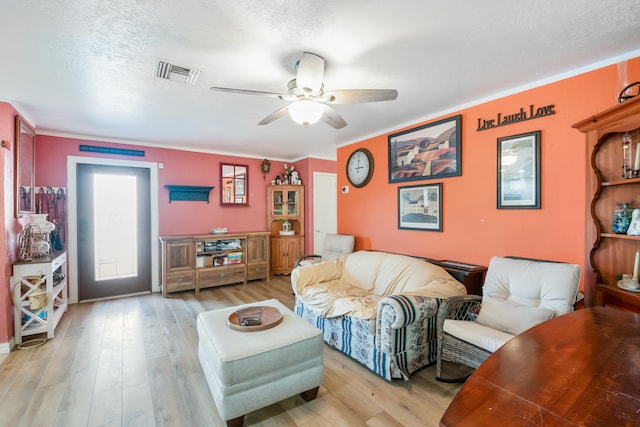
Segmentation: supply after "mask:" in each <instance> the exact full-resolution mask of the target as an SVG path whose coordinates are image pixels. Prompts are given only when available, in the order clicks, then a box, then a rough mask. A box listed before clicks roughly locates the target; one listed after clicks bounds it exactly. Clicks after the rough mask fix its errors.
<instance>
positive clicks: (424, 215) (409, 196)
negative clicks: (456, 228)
mask: <svg viewBox="0 0 640 427" xmlns="http://www.w3.org/2000/svg"><path fill="white" fill-rule="evenodd" d="M398 228H399V229H405V230H426V231H442V184H441V183H437V184H428V185H412V186H408V187H398Z"/></svg>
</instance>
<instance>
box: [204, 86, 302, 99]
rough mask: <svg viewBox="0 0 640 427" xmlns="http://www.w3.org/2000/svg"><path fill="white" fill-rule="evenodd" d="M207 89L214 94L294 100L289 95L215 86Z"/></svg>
mask: <svg viewBox="0 0 640 427" xmlns="http://www.w3.org/2000/svg"><path fill="white" fill-rule="evenodd" d="M209 89H211V90H212V91H215V92H228V93H239V94H241V95H258V96H270V97H272V98H278V99H282V100H284V101H291V100H295V99H296V98H295V97H293V98H292V97H291V95H289V94H284V93H275V92H262V91H259V90H247V89H232V88H228V87H216V86H212V87H210V88H209Z"/></svg>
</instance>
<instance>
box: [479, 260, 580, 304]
mask: <svg viewBox="0 0 640 427" xmlns="http://www.w3.org/2000/svg"><path fill="white" fill-rule="evenodd" d="M581 271H582V270H581V267H580V266H579V265H577V264H566V263H555V262H540V261H530V260H522V259H513V258H501V257H493V258H491V261H490V262H489V269H488V270H487V277H486V279H485V283H484V286H483V295H489V296H491V297H494V298H498V299H503V300H508V301H510V302H514V303H516V304H520V305H527V306H530V307H542V308H548V309H551V310H553V311H554V312H555V313H556V314H558V315H559V314H566V313H569V312H571V311H573V303H574V302H575V301H576V295H577V293H578V285H579V283H580V274H581ZM559 284H567V286H559Z"/></svg>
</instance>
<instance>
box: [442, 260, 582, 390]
mask: <svg viewBox="0 0 640 427" xmlns="http://www.w3.org/2000/svg"><path fill="white" fill-rule="evenodd" d="M581 273H582V269H581V267H580V266H579V265H577V264H566V263H556V262H551V261H535V260H526V259H516V258H501V257H493V258H492V259H491V261H490V263H489V268H488V270H487V275H486V279H485V283H484V286H483V296H482V297H479V296H475V295H466V296H460V297H451V298H448V299H447V300H446V301H445V302H444V303H443V304H442V305H441V306H440V309H439V311H438V322H437V330H438V352H437V357H436V378H437V379H439V380H441V381H449V382H454V381H463V380H465V379H466V377H464V378H456V379H446V378H443V377H442V363H443V362H444V361H450V362H456V363H461V364H464V365H467V366H469V367H471V368H477V367H478V366H480V364H481V363H482V362H484V361H485V359H486V358H487V357H489V355H491V353H493V352H494V351H496V350H497V349H498V348H500V347H501V346H502V345H503V344H505V343H506V342H507V341H509V340H510V339H511V338H513V337H514V336H516V335H518V334H520V333H522V332H524V331H525V330H527V329H529V328H531V327H533V326H535V325H537V324H539V323H542V322H544V321H546V320H549V319H551V318H552V317H554V316H560V315H563V314H566V313H569V312H571V311H573V306H574V304H575V302H576V298H577V295H578V285H579V283H580V275H581Z"/></svg>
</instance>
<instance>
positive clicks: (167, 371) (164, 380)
mask: <svg viewBox="0 0 640 427" xmlns="http://www.w3.org/2000/svg"><path fill="white" fill-rule="evenodd" d="M147 366H148V373H149V383H150V384H151V397H152V401H153V408H154V413H155V422H156V426H160V427H162V426H167V427H172V426H178V425H182V423H184V421H185V420H187V419H188V417H189V411H188V409H187V408H188V406H186V405H185V403H184V401H183V399H182V396H181V395H180V393H179V392H178V391H179V390H180V386H179V385H178V380H177V378H176V373H175V371H174V369H173V365H172V364H171V360H170V359H169V356H168V355H164V356H160V357H152V358H149V359H147Z"/></svg>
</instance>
